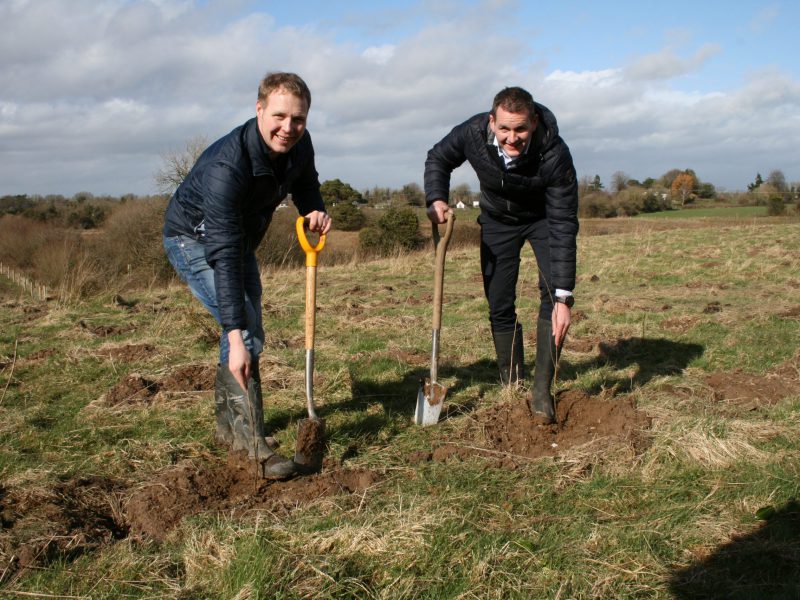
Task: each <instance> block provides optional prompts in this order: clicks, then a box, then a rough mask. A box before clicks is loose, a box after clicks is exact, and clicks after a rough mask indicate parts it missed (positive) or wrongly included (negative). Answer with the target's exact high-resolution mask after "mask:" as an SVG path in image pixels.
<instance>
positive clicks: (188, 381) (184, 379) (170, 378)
mask: <svg viewBox="0 0 800 600" xmlns="http://www.w3.org/2000/svg"><path fill="white" fill-rule="evenodd" d="M216 375H217V368H216V366H215V365H213V364H212V365H207V364H206V365H201V364H194V365H184V366H181V367H177V368H176V369H173V371H172V372H171V373H170V374H169V375H167V376H166V377H165V378H164V379H162V380H161V382H160V383H159V386H158V387H159V390H160V391H162V392H204V391H208V390H213V389H214V380H215V379H216Z"/></svg>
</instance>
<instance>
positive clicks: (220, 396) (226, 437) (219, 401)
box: [214, 364, 233, 448]
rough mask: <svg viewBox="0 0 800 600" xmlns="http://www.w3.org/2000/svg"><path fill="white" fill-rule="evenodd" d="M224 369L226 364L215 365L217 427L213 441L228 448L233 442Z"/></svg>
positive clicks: (226, 368) (225, 369) (231, 419)
mask: <svg viewBox="0 0 800 600" xmlns="http://www.w3.org/2000/svg"><path fill="white" fill-rule="evenodd" d="M225 371H228V367H227V365H220V364H218V365H217V377H216V379H215V380H214V415H215V417H216V422H217V428H216V430H215V431H214V442H216V444H217V445H218V446H222V447H223V448H230V447H231V445H232V444H233V427H232V422H233V418H232V414H231V410H230V407H229V406H228V390H227V387H226V383H225V373H224V372H225Z"/></svg>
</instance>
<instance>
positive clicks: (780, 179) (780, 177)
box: [767, 169, 789, 192]
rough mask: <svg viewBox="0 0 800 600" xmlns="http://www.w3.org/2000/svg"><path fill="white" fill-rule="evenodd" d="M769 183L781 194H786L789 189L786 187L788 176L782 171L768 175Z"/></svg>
mask: <svg viewBox="0 0 800 600" xmlns="http://www.w3.org/2000/svg"><path fill="white" fill-rule="evenodd" d="M767 183H768V184H770V185H771V186H772V187H774V188H775V189H776V190H777V191H779V192H785V191H787V190H788V189H789V188H788V186H787V185H786V176H785V175H784V174H783V171H781V170H780V169H775V170H774V171H771V172H770V174H769V175H767Z"/></svg>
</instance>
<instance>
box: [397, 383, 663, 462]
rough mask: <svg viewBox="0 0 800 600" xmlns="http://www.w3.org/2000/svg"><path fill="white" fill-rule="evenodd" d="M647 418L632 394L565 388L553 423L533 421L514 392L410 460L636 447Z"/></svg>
mask: <svg viewBox="0 0 800 600" xmlns="http://www.w3.org/2000/svg"><path fill="white" fill-rule="evenodd" d="M650 425H651V419H650V417H648V416H647V415H645V414H644V413H643V412H641V411H639V410H637V408H636V404H635V402H634V400H633V398H631V397H629V396H620V397H614V398H604V397H598V396H592V395H589V394H587V393H586V392H583V391H571V390H567V391H565V392H563V393H561V394H559V395H558V397H557V402H556V423H554V424H552V425H546V426H537V425H536V424H535V423H534V422H533V419H532V417H531V413H530V410H529V408H528V405H527V402H526V400H525V398H524V397H523V396H522V395H521V394H519V395H515V396H514V397H513V398H512V399H511V400H508V401H505V402H501V403H500V404H497V405H494V406H491V407H489V408H487V409H485V410H482V411H479V412H478V413H476V414H475V416H474V423H473V424H472V425H471V426H470V427H468V428H467V429H465V430H464V431H462V432H460V434H459V435H458V436H457V437H456V438H455V439H453V440H451V441H448V442H447V443H445V444H442V445H440V446H437V447H436V448H434V449H433V450H432V451H431V452H426V453H421V454H420V453H417V454H415V455H414V456H411V457H410V461H411V462H421V461H425V460H434V461H446V460H450V459H453V458H457V459H465V458H469V457H471V456H484V457H488V458H493V459H496V460H497V462H498V466H503V467H509V466H514V464H516V462H517V461H520V460H525V459H536V458H540V457H545V456H555V455H558V454H562V453H563V452H565V451H566V450H569V449H574V448H577V447H581V446H587V447H589V446H591V448H592V451H595V452H596V451H597V450H598V448H600V447H602V448H607V447H609V446H620V445H628V446H631V447H632V448H633V449H634V450H635V451H636V452H637V453H638V452H642V451H643V450H644V449H645V448H646V446H647V434H646V432H647V430H649V429H650Z"/></svg>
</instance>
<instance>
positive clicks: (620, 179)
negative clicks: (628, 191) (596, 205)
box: [611, 171, 630, 192]
mask: <svg viewBox="0 0 800 600" xmlns="http://www.w3.org/2000/svg"><path fill="white" fill-rule="evenodd" d="M629 179H630V176H629V175H628V174H627V173H625V172H624V171H615V172H614V174H613V175H611V190H612V191H614V192H621V191H622V190H624V189H625V188H626V187H628V180H629Z"/></svg>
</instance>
